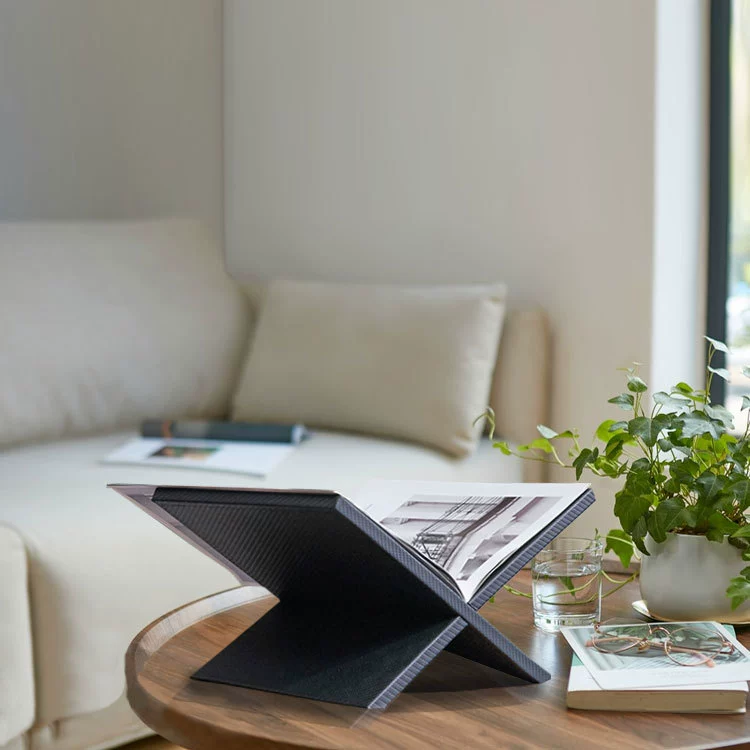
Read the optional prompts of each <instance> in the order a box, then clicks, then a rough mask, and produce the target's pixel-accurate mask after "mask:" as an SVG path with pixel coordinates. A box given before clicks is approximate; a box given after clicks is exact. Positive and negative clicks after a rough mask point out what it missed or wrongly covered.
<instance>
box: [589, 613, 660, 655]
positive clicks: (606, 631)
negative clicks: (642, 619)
mask: <svg viewBox="0 0 750 750" xmlns="http://www.w3.org/2000/svg"><path fill="white" fill-rule="evenodd" d="M649 633H650V630H649V626H648V625H644V624H638V623H632V622H626V621H617V620H607V621H605V622H603V623H600V625H599V626H598V627H597V629H596V633H595V634H594V637H593V638H592V642H593V644H594V646H595V647H596V648H597V649H599V650H600V651H605V652H608V653H613V654H615V653H619V652H622V651H627V650H631V649H633V650H635V647H636V646H637V645H638V644H639V643H640V642H641V641H642V640H644V639H647V638H649Z"/></svg>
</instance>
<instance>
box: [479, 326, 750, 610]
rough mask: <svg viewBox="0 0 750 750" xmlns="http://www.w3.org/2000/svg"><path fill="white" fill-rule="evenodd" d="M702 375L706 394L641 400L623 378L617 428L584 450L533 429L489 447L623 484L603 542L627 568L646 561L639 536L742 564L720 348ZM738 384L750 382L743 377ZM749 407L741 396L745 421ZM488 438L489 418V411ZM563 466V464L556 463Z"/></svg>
mask: <svg viewBox="0 0 750 750" xmlns="http://www.w3.org/2000/svg"><path fill="white" fill-rule="evenodd" d="M706 339H707V341H708V366H707V370H706V387H705V389H695V388H693V387H691V386H690V385H688V384H687V383H682V382H681V383H677V385H675V386H673V387H672V388H671V389H670V390H669V391H658V392H657V393H654V394H653V395H652V396H651V398H650V399H649V398H648V386H647V385H646V383H645V382H644V381H643V380H642V379H641V378H640V377H639V375H638V371H639V364H638V363H635V364H634V365H633V367H631V368H627V369H626V370H624V372H625V376H626V383H627V389H626V391H625V392H624V393H620V394H618V395H617V396H614V397H613V398H611V399H609V403H610V404H613V405H614V406H615V407H618V408H619V409H621V410H622V411H623V412H624V414H623V416H622V418H621V419H607V420H605V421H604V422H602V423H601V424H600V425H599V427H598V428H597V430H596V434H595V436H594V441H593V444H592V445H591V446H586V447H584V446H582V445H581V442H580V436H579V433H578V431H577V430H564V431H563V432H556V431H555V430H552V429H550V428H549V427H545V426H544V425H539V427H538V428H537V429H538V431H539V435H540V437H538V438H537V439H536V440H533V441H532V442H530V443H528V444H527V445H520V446H516V447H512V446H511V445H509V444H508V443H507V442H505V441H497V442H495V443H493V445H494V446H495V447H496V448H498V449H499V450H500V451H502V452H503V453H504V454H506V455H516V456H520V457H521V458H525V459H529V460H534V461H543V462H547V463H552V464H555V465H558V466H563V467H565V468H570V469H572V470H574V471H575V475H576V479H580V478H581V476H582V475H583V473H584V472H586V471H588V472H591V473H593V474H595V475H596V476H601V477H610V478H611V479H614V480H618V481H620V482H622V487H621V489H620V490H619V491H618V492H617V493H616V495H615V507H614V512H615V516H616V517H617V519H618V520H619V522H620V526H621V528H619V529H613V530H611V531H610V532H609V533H608V534H607V535H606V537H605V538H606V550H607V551H610V550H611V551H613V552H614V553H615V554H616V555H617V556H618V557H619V558H620V561H621V562H622V565H623V566H624V567H626V568H627V567H628V566H629V564H630V562H631V559H632V556H633V553H634V551H635V549H637V550H638V551H639V552H640V553H641V554H643V555H648V554H649V553H648V550H647V549H646V545H645V541H644V540H645V538H646V535H647V534H648V535H650V536H651V537H652V538H653V540H654V541H655V542H664V541H665V540H666V539H667V534H668V533H670V532H675V533H680V534H694V535H700V536H705V537H706V538H707V539H709V540H710V541H712V542H716V543H717V544H718V543H724V541H725V540H726V541H727V542H728V543H729V544H731V545H733V546H734V547H736V548H737V549H738V550H739V551H740V552H741V554H742V559H743V560H745V561H747V562H750V518H749V517H748V508H750V439H748V433H749V431H750V422H748V424H747V426H746V427H745V430H744V432H743V433H739V434H738V433H735V431H734V424H733V418H732V414H731V413H730V412H729V411H728V410H727V409H726V408H725V407H724V406H721V405H719V404H712V403H711V397H710V395H709V394H710V390H711V381H712V379H713V378H714V377H719V378H723V379H724V380H727V381H728V380H729V373H728V372H727V370H725V369H722V368H716V367H713V366H712V364H711V363H712V360H713V358H714V355H715V354H716V352H717V351H720V352H725V353H728V352H729V350H728V348H727V346H726V344H724V343H722V342H721V341H716V340H715V339H711V338H708V337H706ZM743 374H744V375H745V376H746V377H748V378H750V368H748V367H746V368H744V370H743ZM748 408H750V397H748V396H743V398H742V409H743V411H744V410H746V409H748ZM485 416H486V418H487V419H488V421H489V424H490V428H491V434H493V433H494V414H493V413H492V412H491V411H490V410H488V412H487V414H486V415H485ZM563 456H565V458H563ZM726 593H727V596H728V597H730V599H731V605H732V609H736V608H737V607H738V606H739V605H740V604H741V603H742V602H744V601H746V600H747V599H750V565H748V566H747V567H745V568H744V569H743V570H742V572H741V574H740V575H739V576H738V577H736V578H732V579H731V581H729V587H728V588H727V592H726Z"/></svg>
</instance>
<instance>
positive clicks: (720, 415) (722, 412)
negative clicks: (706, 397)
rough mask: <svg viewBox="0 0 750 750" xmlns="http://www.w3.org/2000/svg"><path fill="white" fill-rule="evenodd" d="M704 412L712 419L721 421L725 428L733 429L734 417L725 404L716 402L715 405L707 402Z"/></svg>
mask: <svg viewBox="0 0 750 750" xmlns="http://www.w3.org/2000/svg"><path fill="white" fill-rule="evenodd" d="M706 414H708V416H709V417H711V418H712V419H716V420H718V421H719V422H721V423H722V424H723V425H724V427H726V429H727V430H733V429H734V417H733V416H732V412H731V411H729V409H727V407H726V406H723V405H722V404H716V405H715V406H711V405H710V404H707V405H706Z"/></svg>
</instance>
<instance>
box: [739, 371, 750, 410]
mask: <svg viewBox="0 0 750 750" xmlns="http://www.w3.org/2000/svg"><path fill="white" fill-rule="evenodd" d="M748 377H750V376H748ZM745 409H750V396H743V397H742V408H741V409H740V411H745Z"/></svg>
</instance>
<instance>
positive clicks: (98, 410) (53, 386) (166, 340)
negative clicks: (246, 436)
mask: <svg viewBox="0 0 750 750" xmlns="http://www.w3.org/2000/svg"><path fill="white" fill-rule="evenodd" d="M0 256H1V257H2V259H3V264H2V272H0V320H2V321H3V325H2V326H0V359H1V360H2V363H3V366H2V368H0V446H3V445H11V444H16V443H21V442H25V441H31V440H41V439H53V438H57V437H61V436H68V435H82V434H86V433H93V432H96V431H104V430H112V429H116V428H121V427H125V426H129V425H134V424H137V423H138V422H139V421H140V420H141V419H143V418H147V417H187V416H194V417H216V416H220V415H222V414H224V413H225V412H226V410H227V406H228V402H229V397H230V393H231V391H232V389H233V387H234V384H235V380H236V376H237V372H238V367H239V364H240V361H241V358H242V355H243V353H244V346H245V344H246V338H247V326H248V310H247V305H246V303H245V298H244V295H243V294H242V292H241V291H240V290H239V288H238V287H237V286H236V285H235V283H234V282H233V281H232V280H231V279H230V278H229V277H228V276H227V275H226V274H225V272H224V269H223V265H222V257H221V253H220V252H219V250H218V249H217V247H216V245H215V244H214V243H213V242H212V241H211V240H210V238H209V237H208V235H207V234H206V232H205V231H204V230H203V229H202V228H201V226H200V225H199V224H198V223H196V222H194V221H190V220H178V219H173V220H160V221H145V222H118V223H95V222H89V223H85V224H75V223H0Z"/></svg>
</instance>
